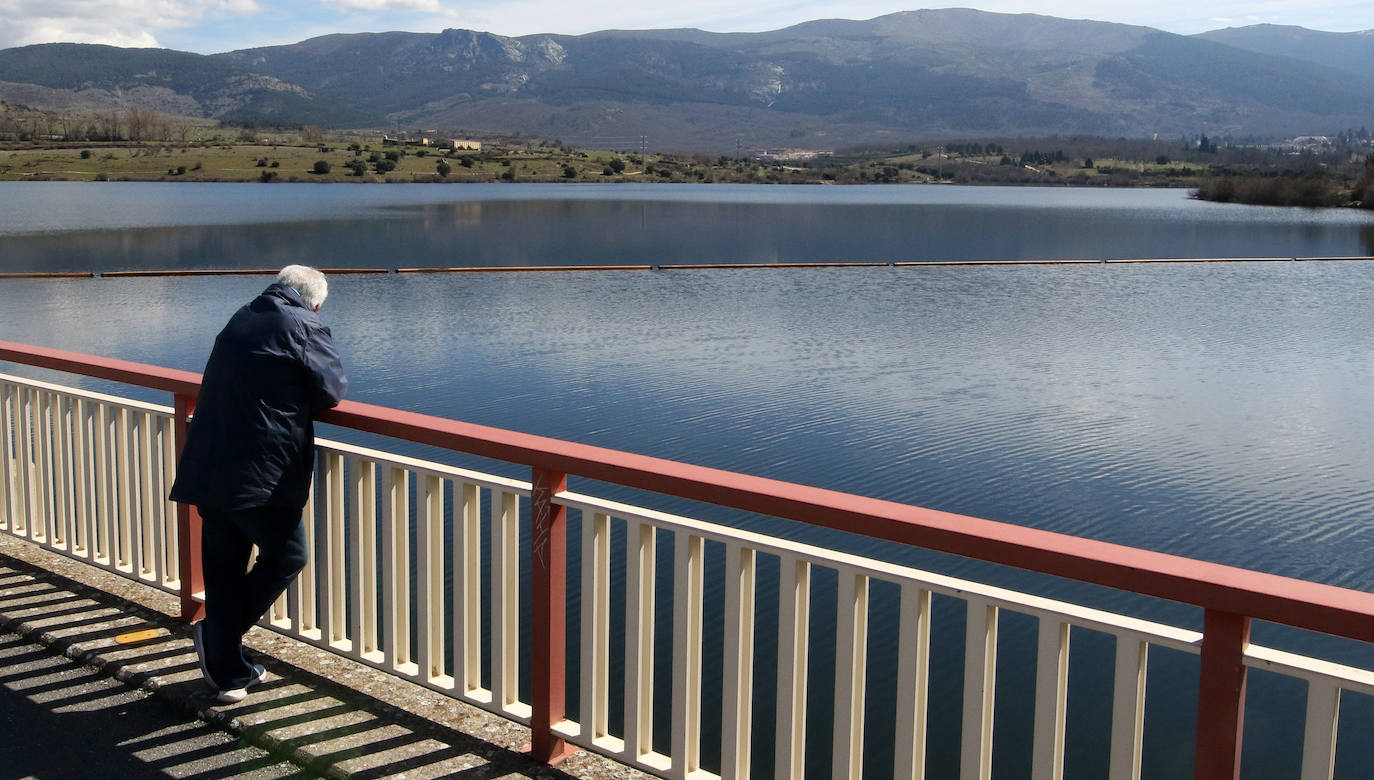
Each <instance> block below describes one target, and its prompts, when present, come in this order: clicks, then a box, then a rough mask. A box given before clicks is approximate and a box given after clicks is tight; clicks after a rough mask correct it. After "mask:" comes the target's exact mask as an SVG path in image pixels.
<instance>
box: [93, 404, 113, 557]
mask: <svg viewBox="0 0 1374 780" xmlns="http://www.w3.org/2000/svg"><path fill="white" fill-rule="evenodd" d="M109 413H110V408H109V407H108V406H107V405H105V404H97V405H96V407H95V415H94V416H93V418H92V420H91V433H92V436H91V438H92V440H93V441H92V447H93V448H94V450H95V452H94V455H95V485H94V489H95V490H94V495H93V496H92V497H91V500H92V501H93V502H94V503H95V544H94V545H93V546H92V551H93V555H92V558H91V561H92V562H93V563H98V564H100V565H102V566H106V567H109V568H114V563H115V555H114V550H113V549H112V548H113V547H114V520H113V518H112V515H113V514H114V507H113V503H114V494H113V493H112V492H111V490H110V414H109Z"/></svg>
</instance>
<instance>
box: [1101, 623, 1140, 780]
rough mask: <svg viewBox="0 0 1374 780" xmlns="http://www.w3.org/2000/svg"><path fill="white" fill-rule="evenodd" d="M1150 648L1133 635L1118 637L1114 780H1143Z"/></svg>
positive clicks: (1113, 721) (1113, 713)
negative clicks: (1142, 752) (1142, 767)
mask: <svg viewBox="0 0 1374 780" xmlns="http://www.w3.org/2000/svg"><path fill="white" fill-rule="evenodd" d="M1149 655H1150V653H1149V645H1148V644H1146V643H1145V642H1143V641H1141V640H1140V639H1137V638H1135V637H1131V636H1125V635H1120V634H1118V635H1117V637H1116V673H1115V682H1114V684H1113V685H1112V743H1111V754H1110V755H1111V769H1110V774H1109V775H1108V776H1109V777H1110V778H1111V780H1140V755H1141V754H1140V750H1141V745H1142V744H1143V737H1144V732H1145V670H1146V666H1147V664H1148V662H1149Z"/></svg>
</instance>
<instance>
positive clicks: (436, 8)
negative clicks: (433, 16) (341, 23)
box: [322, 0, 444, 13]
mask: <svg viewBox="0 0 1374 780" xmlns="http://www.w3.org/2000/svg"><path fill="white" fill-rule="evenodd" d="M322 2H323V3H324V4H325V5H332V6H337V7H339V8H351V9H357V10H361V11H400V12H402V13H443V12H444V4H443V3H441V2H439V0H322Z"/></svg>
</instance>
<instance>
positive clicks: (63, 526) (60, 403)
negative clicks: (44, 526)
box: [52, 395, 75, 552]
mask: <svg viewBox="0 0 1374 780" xmlns="http://www.w3.org/2000/svg"><path fill="white" fill-rule="evenodd" d="M71 406H72V399H71V398H69V397H68V396H65V395H54V396H53V428H54V429H55V430H54V440H53V441H54V445H55V449H54V450H53V463H52V465H53V493H54V503H53V538H52V545H53V547H54V548H56V549H59V550H62V551H65V552H71V551H72V549H73V548H74V547H75V543H74V541H73V534H72V526H73V525H74V524H75V523H74V521H73V518H72V491H71V488H72V481H73V478H74V473H73V470H72V409H71Z"/></svg>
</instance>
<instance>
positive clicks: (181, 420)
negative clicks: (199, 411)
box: [175, 395, 205, 623]
mask: <svg viewBox="0 0 1374 780" xmlns="http://www.w3.org/2000/svg"><path fill="white" fill-rule="evenodd" d="M195 410H196V399H195V397H194V396H189V395H177V396H176V403H175V417H176V451H177V460H178V461H180V460H181V451H182V449H184V448H185V447H186V432H187V430H189V429H190V421H191V414H192V413H193V412H194V411H195ZM177 567H178V578H179V579H180V580H181V619H182V620H183V621H185V622H187V623H194V622H196V621H197V620H200V619H201V618H203V617H205V605H204V604H202V603H201V602H200V601H197V600H196V594H197V593H200V592H202V591H204V590H205V577H204V574H203V572H202V571H201V561H200V513H199V512H197V511H196V508H195V507H194V506H191V505H190V504H183V503H180V502H178V503H177Z"/></svg>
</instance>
